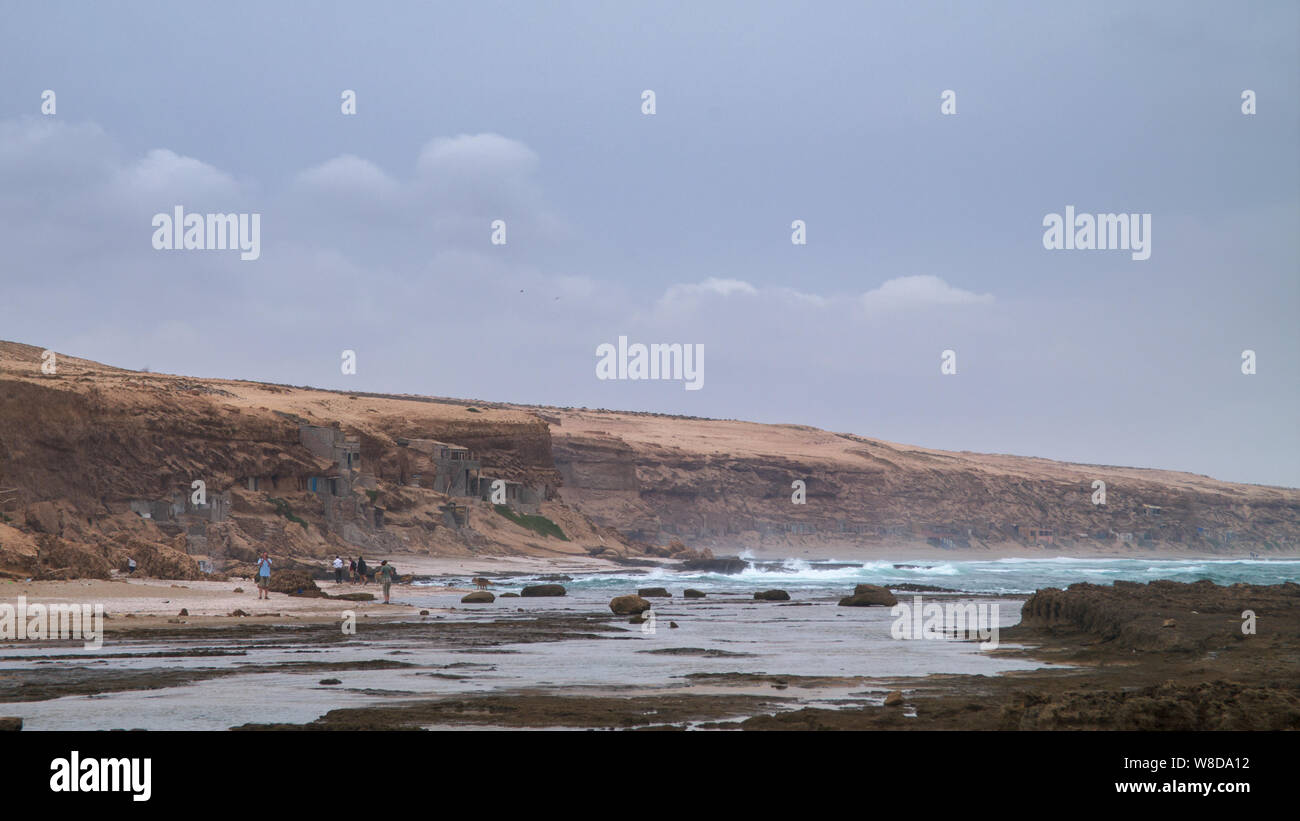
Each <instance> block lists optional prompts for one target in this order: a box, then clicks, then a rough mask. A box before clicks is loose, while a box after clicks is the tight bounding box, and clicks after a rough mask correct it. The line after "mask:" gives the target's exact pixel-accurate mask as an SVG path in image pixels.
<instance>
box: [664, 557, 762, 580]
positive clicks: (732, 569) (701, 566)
mask: <svg viewBox="0 0 1300 821" xmlns="http://www.w3.org/2000/svg"><path fill="white" fill-rule="evenodd" d="M678 567H680V568H681V569H682V570H701V571H703V572H705V573H726V574H729V575H734V574H736V573H742V572H744V570H745V569H746V568H747V567H749V562H747V561H745V560H744V559H740V558H737V557H735V556H724V557H723V558H721V559H687V560H686V561H684V562H682V563H681V564H680V565H678Z"/></svg>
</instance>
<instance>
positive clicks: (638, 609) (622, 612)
mask: <svg viewBox="0 0 1300 821" xmlns="http://www.w3.org/2000/svg"><path fill="white" fill-rule="evenodd" d="M651 606H652V605H651V604H650V602H648V601H646V600H645V599H643V598H641V597H640V596H615V597H614V598H612V599H610V601H609V609H610V610H611V611H613V613H614V615H616V616H630V615H636V614H639V613H644V612H645V611H647V610H649V609H650V608H651Z"/></svg>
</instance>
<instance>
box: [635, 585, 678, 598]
mask: <svg viewBox="0 0 1300 821" xmlns="http://www.w3.org/2000/svg"><path fill="white" fill-rule="evenodd" d="M636 594H637V595H638V596H644V597H646V598H651V599H656V598H658V599H671V598H672V597H673V594H672V593H669V592H668V588H666V587H643V588H641V589H640V590H638V591H636Z"/></svg>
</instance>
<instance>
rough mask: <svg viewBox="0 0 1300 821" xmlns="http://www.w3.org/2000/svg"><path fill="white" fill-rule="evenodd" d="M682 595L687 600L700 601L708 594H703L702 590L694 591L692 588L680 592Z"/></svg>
mask: <svg viewBox="0 0 1300 821" xmlns="http://www.w3.org/2000/svg"><path fill="white" fill-rule="evenodd" d="M682 595H683V596H685V597H686V598H688V599H702V598H704V597H705V596H707V595H708V594H707V593H705V592H704V591H703V590H696V589H695V588H693V587H688V588H686V589H685V590H683V591H682Z"/></svg>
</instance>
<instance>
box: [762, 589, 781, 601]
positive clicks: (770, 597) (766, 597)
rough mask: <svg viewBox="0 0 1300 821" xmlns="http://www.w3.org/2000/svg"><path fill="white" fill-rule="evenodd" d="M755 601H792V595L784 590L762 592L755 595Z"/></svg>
mask: <svg viewBox="0 0 1300 821" xmlns="http://www.w3.org/2000/svg"><path fill="white" fill-rule="evenodd" d="M754 601H790V594H789V593H787V592H785V591H784V590H760V591H759V592H757V593H755V594H754Z"/></svg>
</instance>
